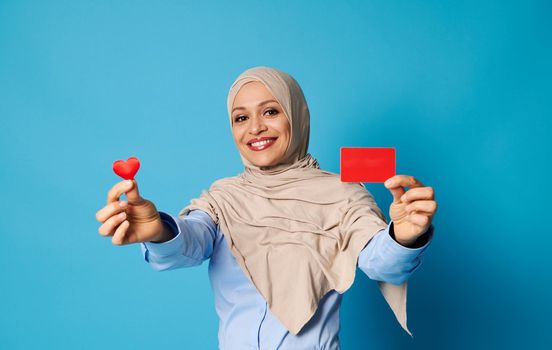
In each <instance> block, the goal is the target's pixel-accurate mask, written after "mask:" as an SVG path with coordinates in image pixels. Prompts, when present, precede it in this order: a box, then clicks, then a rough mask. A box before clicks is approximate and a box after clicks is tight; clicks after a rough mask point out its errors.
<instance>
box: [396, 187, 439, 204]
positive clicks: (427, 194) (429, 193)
mask: <svg viewBox="0 0 552 350" xmlns="http://www.w3.org/2000/svg"><path fill="white" fill-rule="evenodd" d="M434 196H435V193H434V192H433V188H432V187H416V188H411V189H409V190H408V191H406V192H405V194H403V195H402V196H401V201H402V202H413V201H417V200H433V198H434Z"/></svg>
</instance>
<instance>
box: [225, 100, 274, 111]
mask: <svg viewBox="0 0 552 350" xmlns="http://www.w3.org/2000/svg"><path fill="white" fill-rule="evenodd" d="M270 102H276V103H278V102H277V101H274V100H266V101H263V102H261V103H259V104H258V105H257V107H260V106H262V105H265V104H267V103H270ZM237 109H245V107H234V109H232V113H234V111H235V110H237Z"/></svg>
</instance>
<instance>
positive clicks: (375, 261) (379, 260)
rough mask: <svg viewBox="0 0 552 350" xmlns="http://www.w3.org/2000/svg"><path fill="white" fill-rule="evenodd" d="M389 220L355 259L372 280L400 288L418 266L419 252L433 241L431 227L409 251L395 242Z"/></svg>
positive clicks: (422, 251) (419, 260) (420, 255)
mask: <svg viewBox="0 0 552 350" xmlns="http://www.w3.org/2000/svg"><path fill="white" fill-rule="evenodd" d="M392 225H393V222H392V221H391V222H390V223H389V224H388V225H387V227H386V228H385V229H382V230H380V231H379V232H378V233H377V234H376V235H375V236H374V237H372V239H371V240H370V241H369V242H368V244H367V245H366V246H365V247H364V249H363V250H362V251H361V252H360V255H359V257H358V263H357V264H358V267H359V268H360V269H361V270H362V271H363V272H364V273H365V274H366V275H367V276H368V277H369V278H370V279H372V280H376V281H383V282H389V283H393V284H395V285H401V284H402V283H404V282H405V281H406V280H408V279H409V278H410V276H411V275H412V273H414V271H415V270H416V269H417V268H418V267H419V266H420V264H421V258H422V255H423V253H424V252H425V251H426V249H427V248H428V247H429V245H430V244H431V242H432V239H433V231H434V227H433V225H431V226H430V227H429V228H428V230H427V231H426V232H425V233H424V234H423V235H422V236H420V237H418V239H417V240H416V242H415V243H414V247H412V248H409V247H405V246H403V245H401V244H399V243H398V242H397V241H395V238H394V232H393V226H392Z"/></svg>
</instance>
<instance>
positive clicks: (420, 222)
mask: <svg viewBox="0 0 552 350" xmlns="http://www.w3.org/2000/svg"><path fill="white" fill-rule="evenodd" d="M407 220H408V221H410V222H411V223H413V224H414V225H417V226H420V227H426V226H427V225H428V224H429V217H428V216H426V215H422V214H416V213H413V214H409V215H408V217H407Z"/></svg>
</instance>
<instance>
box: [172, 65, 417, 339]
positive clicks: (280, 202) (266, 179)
mask: <svg viewBox="0 0 552 350" xmlns="http://www.w3.org/2000/svg"><path fill="white" fill-rule="evenodd" d="M251 81H259V82H261V83H263V84H264V86H266V88H267V89H268V90H269V91H270V92H271V94H272V95H273V96H274V98H275V99H276V100H277V101H278V102H279V103H280V105H281V106H282V108H283V111H284V114H285V115H286V117H287V118H288V121H289V123H290V130H291V138H290V141H289V142H290V143H289V145H288V147H287V149H286V152H285V153H284V156H283V158H282V159H281V161H280V162H279V163H278V164H277V165H274V166H270V167H258V166H256V165H254V164H252V163H251V162H249V161H248V160H247V159H246V158H245V157H244V156H243V155H241V158H242V161H243V163H244V166H245V168H244V171H243V172H242V173H240V174H238V175H237V176H233V177H226V178H222V179H219V180H217V181H215V182H214V183H213V184H212V185H211V186H210V188H209V190H203V191H202V193H201V196H200V197H199V198H194V199H192V200H191V202H190V204H189V205H188V206H186V207H184V208H183V209H182V210H181V211H180V213H179V217H181V218H182V217H184V216H186V215H188V213H189V212H190V211H192V210H194V209H200V210H203V211H204V212H206V213H207V214H209V216H210V217H211V218H212V219H213V221H214V222H215V223H216V224H217V225H220V229H221V231H222V232H223V234H224V235H225V239H226V242H227V244H228V248H229V249H230V252H231V253H232V255H233V256H234V257H235V258H236V261H237V263H238V264H239V266H240V267H241V269H242V270H243V272H244V274H245V275H246V276H247V278H248V279H249V280H250V281H251V283H252V284H253V285H254V286H255V288H256V289H257V290H258V292H259V293H260V294H261V295H262V296H263V297H264V299H265V300H266V302H267V304H268V307H269V308H270V311H271V312H272V313H273V314H274V315H275V316H276V317H277V318H278V319H279V320H280V322H281V323H282V324H283V325H284V326H285V327H286V328H287V329H288V330H289V331H290V332H291V333H292V334H294V335H297V334H299V332H300V331H301V329H302V328H303V327H304V325H305V324H306V323H307V322H308V321H309V320H310V319H311V318H312V316H313V315H314V314H315V312H316V310H317V307H318V304H319V301H320V300H321V299H322V298H323V297H324V295H325V294H326V293H327V292H329V291H331V290H335V291H337V292H338V293H340V294H342V293H344V292H345V291H346V290H348V289H349V288H350V287H351V285H352V284H353V281H354V279H355V272H356V266H357V261H358V257H359V254H360V252H361V250H362V249H363V248H364V247H365V246H366V245H367V244H368V242H369V241H370V240H371V239H372V237H373V236H374V235H375V234H376V233H377V232H378V231H379V230H381V229H383V228H385V227H386V226H387V224H386V219H385V216H384V215H383V214H382V212H381V210H380V209H379V208H378V206H377V204H376V203H375V201H374V199H373V197H372V195H371V194H370V193H369V192H368V190H367V189H366V188H365V187H364V185H363V184H362V183H359V182H341V180H340V177H339V175H338V174H335V173H332V172H329V171H325V170H322V169H320V166H319V164H318V161H317V160H316V159H315V158H314V157H313V156H312V155H311V154H310V153H308V151H307V149H308V144H309V134H310V114H309V109H308V107H307V102H306V100H305V97H304V94H303V92H302V90H301V87H300V86H299V84H298V83H297V81H296V80H295V79H294V78H293V77H291V76H290V75H289V74H287V73H285V72H283V71H281V70H278V69H275V68H270V67H254V68H251V69H248V70H246V71H245V72H243V73H242V74H241V75H239V76H238V78H237V79H236V80H235V82H234V83H233V84H232V86H231V88H230V91H229V93H228V103H227V107H228V115H229V119H230V126H231V127H232V116H231V111H232V105H233V102H234V98H235V96H236V94H237V93H238V91H239V89H240V88H241V87H242V86H243V85H244V84H246V83H248V82H251ZM378 286H379V288H380V290H381V292H382V293H383V295H384V297H385V300H386V301H387V303H388V304H389V306H390V307H391V309H392V310H393V312H394V313H395V316H396V317H397V320H398V321H399V323H400V324H401V326H402V327H403V329H404V330H405V331H406V332H407V333H408V334H410V335H412V334H411V332H410V331H409V330H408V328H407V325H406V294H407V282H404V283H403V284H401V285H394V284H391V283H388V282H382V281H378Z"/></svg>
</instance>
